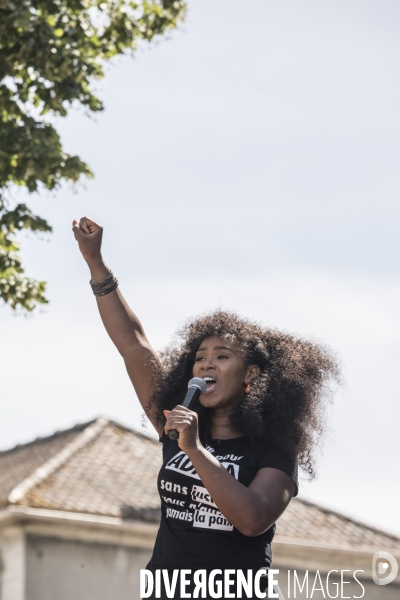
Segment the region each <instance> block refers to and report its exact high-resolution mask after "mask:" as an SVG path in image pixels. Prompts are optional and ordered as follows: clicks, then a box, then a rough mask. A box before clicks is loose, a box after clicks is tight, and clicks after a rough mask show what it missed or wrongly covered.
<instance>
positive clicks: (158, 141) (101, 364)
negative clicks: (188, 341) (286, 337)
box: [0, 0, 400, 535]
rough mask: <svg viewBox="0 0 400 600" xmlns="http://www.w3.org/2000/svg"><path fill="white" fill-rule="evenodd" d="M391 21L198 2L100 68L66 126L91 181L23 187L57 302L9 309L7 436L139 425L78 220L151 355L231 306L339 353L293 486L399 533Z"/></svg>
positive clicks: (334, 6)
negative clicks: (313, 441) (185, 327)
mask: <svg viewBox="0 0 400 600" xmlns="http://www.w3.org/2000/svg"><path fill="white" fill-rule="evenodd" d="M399 30H400V3H399V2H398V0H383V1H382V0H358V1H357V0H351V1H350V2H349V1H348V0H325V1H324V2H320V1H319V0H314V1H311V0H302V1H301V2H298V1H295V0H291V1H289V0H251V2H248V3H246V5H244V3H243V2H239V1H238V0H236V1H235V0H234V1H232V0H218V2H215V1H211V0H189V12H188V15H187V19H186V22H185V24H184V25H182V26H181V27H180V29H179V30H178V31H175V32H173V33H172V35H171V36H170V37H169V39H168V40H163V41H161V42H160V43H158V44H153V45H152V46H146V47H143V49H142V50H140V51H138V52H137V53H136V56H135V59H132V58H124V59H119V60H116V61H115V62H114V63H113V64H112V65H110V66H109V67H107V75H106V79H105V80H104V81H103V82H101V83H100V84H97V85H96V87H97V89H98V91H99V94H100V96H101V98H103V100H104V102H105V106H106V110H105V112H104V113H102V114H99V115H97V116H96V118H95V119H88V118H87V117H85V116H84V115H83V114H82V113H81V112H79V111H77V112H74V113H73V114H71V115H70V116H69V117H68V118H67V119H64V120H63V121H61V122H60V123H59V125H58V128H59V130H60V132H61V134H62V140H63V143H64V146H65V149H66V150H67V151H68V152H70V153H77V154H79V155H80V157H81V158H82V159H84V160H86V161H87V162H88V163H89V165H90V166H91V168H92V169H93V171H94V172H95V179H94V180H92V181H88V182H87V183H86V185H85V186H84V187H81V188H80V189H79V193H78V194H74V193H72V191H71V190H69V189H67V188H65V189H63V190H61V191H59V192H58V193H57V194H56V195H55V197H53V196H51V195H49V194H42V195H40V196H39V197H37V196H36V197H32V198H31V199H30V200H29V202H30V205H31V207H32V208H33V209H34V210H35V211H37V212H38V213H39V214H40V215H42V216H45V217H47V218H48V219H49V221H50V222H51V223H52V224H53V226H54V235H52V236H51V237H50V238H49V239H48V241H47V242H46V241H39V240H37V239H36V238H33V237H32V238H29V239H26V240H23V256H24V262H25V264H26V267H27V272H28V273H29V275H31V276H35V277H37V278H39V279H46V280H47V281H48V295H49V297H50V299H51V303H50V304H49V305H48V306H47V307H46V308H45V309H42V310H38V311H37V312H36V313H35V315H34V316H33V317H32V318H28V319H26V318H23V317H19V318H14V317H13V316H12V313H11V311H10V309H8V308H7V307H1V308H0V328H1V342H2V349H3V355H2V373H3V378H2V407H3V408H2V418H1V422H0V447H1V448H2V449H6V448H8V447H10V446H12V445H14V444H16V443H19V442H26V441H29V440H30V439H32V438H34V437H36V436H38V435H46V434H50V433H52V432H53V431H55V430H56V429H62V428H66V427H69V426H71V425H73V424H75V423H77V422H84V421H87V420H90V419H92V418H94V417H96V416H98V415H106V416H108V417H110V418H113V419H115V420H117V421H120V422H121V423H124V424H126V425H129V426H132V427H134V428H139V429H140V427H141V418H140V410H139V408H138V404H137V400H136V398H135V395H134V393H133V391H132V388H131V385H130V382H129V380H128V377H127V376H126V374H125V371H124V367H123V364H122V361H121V359H120V358H119V355H118V353H117V352H116V350H115V349H114V348H113V346H112V344H111V342H109V340H108V339H107V336H106V334H105V332H104V331H103V329H102V326H101V323H100V320H99V317H98V315H97V312H96V305H95V300H94V297H93V296H92V294H91V291H90V288H89V285H88V279H89V275H88V272H87V268H86V265H85V264H84V262H83V261H82V259H81V258H80V255H79V253H78V251H77V248H76V243H75V240H74V239H73V236H72V233H71V229H70V225H71V221H72V219H73V218H79V217H80V216H83V215H85V214H86V215H88V216H91V217H92V218H93V219H95V220H97V221H99V222H100V223H102V224H103V225H104V227H105V233H104V257H105V259H106V261H107V262H108V264H109V266H110V267H111V268H112V269H113V271H114V273H115V275H116V276H117V277H118V279H119V281H120V286H121V290H122V291H123V293H124V295H125V296H126V298H127V299H128V301H129V303H130V304H131V306H132V308H133V309H134V310H135V311H136V312H137V314H138V315H139V317H140V318H141V320H142V322H143V324H144V326H145V328H146V330H147V333H148V337H149V338H150V340H151V341H152V343H153V345H154V346H155V347H156V348H157V349H161V348H162V347H163V346H165V345H166V344H167V343H168V342H169V341H170V340H171V337H172V335H173V332H174V331H175V330H176V329H177V327H179V325H180V324H182V322H183V321H185V320H186V319H187V318H189V317H191V316H195V315H197V314H199V313H201V312H204V311H208V310H212V309H214V308H216V307H222V308H228V309H235V310H236V311H237V312H239V313H240V314H242V315H244V316H248V317H251V318H253V319H257V320H260V321H261V322H262V323H264V324H266V325H270V326H274V327H279V328H282V329H284V330H287V331H290V332H292V333H295V334H298V335H301V336H305V337H309V338H312V339H316V340H319V341H322V342H323V343H325V344H328V345H329V346H331V347H332V348H333V349H334V350H335V351H336V352H337V353H338V355H339V356H340V359H341V362H342V365H343V371H344V376H345V380H346V386H345V387H344V388H343V389H342V390H341V391H340V393H338V395H337V396H336V400H335V403H334V404H333V406H332V408H331V410H330V417H329V430H330V431H329V435H328V436H327V438H326V439H327V441H326V443H325V446H324V451H323V453H322V452H321V453H320V457H319V461H318V473H319V475H318V478H317V480H316V481H314V482H313V483H306V482H304V481H303V482H302V484H301V497H303V498H308V499H311V500H313V501H315V502H318V503H320V504H322V505H324V506H327V507H331V508H333V509H335V510H338V511H340V512H342V513H344V514H346V515H350V516H352V517H354V518H356V519H359V520H362V521H364V522H367V523H369V524H372V525H375V526H377V527H381V528H383V529H386V530H388V531H392V532H393V533H397V534H399V535H400V517H399V512H398V494H399V464H398V456H399V451H398V429H399V413H400V411H399V403H400V383H399V377H398V364H399V359H400V318H399V310H400V309H399V307H400V282H399V242H398V239H399V234H398V229H399V217H400V203H399V192H400V177H399V160H400V146H399V133H400V119H399V105H400V66H399V60H398V58H399V56H400V37H399ZM19 197H20V198H21V199H23V198H24V195H23V194H20V196H19Z"/></svg>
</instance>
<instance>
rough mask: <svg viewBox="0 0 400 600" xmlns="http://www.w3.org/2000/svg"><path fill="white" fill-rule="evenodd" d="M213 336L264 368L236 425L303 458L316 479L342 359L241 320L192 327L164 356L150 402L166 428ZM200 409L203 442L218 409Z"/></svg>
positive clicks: (228, 317) (212, 318)
mask: <svg viewBox="0 0 400 600" xmlns="http://www.w3.org/2000/svg"><path fill="white" fill-rule="evenodd" d="M213 336H217V337H222V338H224V337H228V338H229V340H234V341H235V342H236V343H237V344H238V345H239V346H240V348H241V349H242V352H243V354H244V357H245V362H246V364H248V365H253V364H257V365H259V367H260V374H259V375H258V377H257V378H256V379H255V380H254V382H253V385H252V386H251V390H250V392H249V393H248V394H244V395H243V399H242V400H241V401H240V402H239V404H238V405H237V406H236V407H235V408H233V409H232V414H231V419H232V424H233V425H235V426H236V427H238V428H239V429H241V430H242V431H243V432H244V433H246V434H248V435H249V438H250V439H251V440H252V442H253V443H259V442H260V441H263V440H264V441H266V440H268V441H269V442H271V443H273V444H274V445H276V446H278V447H279V448H280V449H281V450H282V451H283V452H285V453H286V454H289V455H292V456H296V455H297V456H298V461H299V465H300V467H302V468H303V469H304V471H306V472H307V473H308V474H309V475H310V476H311V477H313V476H314V469H313V450H314V448H315V446H316V444H317V442H318V441H319V440H320V438H321V435H322V431H323V425H324V416H325V408H326V406H327V403H328V401H329V400H330V398H331V391H332V387H331V385H330V384H331V383H332V382H335V381H336V382H339V380H340V373H339V367H338V363H337V360H336V358H335V357H334V355H333V354H332V353H331V352H330V351H329V350H328V349H326V348H324V347H323V346H321V345H319V344H315V343H311V342H309V341H307V340H303V339H298V338H295V337H293V336H292V335H290V334H288V333H284V332H281V331H277V330H275V329H268V328H264V327H261V326H260V325H259V324H257V323H253V322H251V321H249V320H247V319H243V318H240V317H239V316H237V315H236V314H235V313H232V312H225V311H221V310H218V311H216V312H214V313H212V314H209V315H206V316H201V317H199V318H197V319H195V320H194V321H190V322H188V323H187V324H186V325H185V326H184V327H183V328H182V329H181V330H180V331H178V334H177V340H176V342H177V343H176V344H175V345H173V346H171V347H169V348H168V349H167V350H165V351H164V352H163V353H162V354H161V357H160V358H161V363H162V366H163V370H162V372H161V373H160V372H159V374H158V377H157V384H156V389H155V391H154V393H153V397H152V400H151V403H152V404H153V403H154V404H155V406H156V413H157V418H158V420H159V422H160V423H162V424H164V423H165V418H164V415H163V412H162V411H163V410H164V409H168V410H172V408H174V407H175V406H176V405H177V404H180V403H181V402H182V401H183V398H184V396H185V394H186V390H187V382H188V381H189V379H190V378H191V377H192V369H193V364H194V361H195V355H196V352H197V350H198V348H199V347H200V344H201V342H202V341H203V340H204V339H206V338H208V337H213ZM154 404H153V406H154ZM196 410H197V412H198V413H199V425H200V436H201V437H202V439H203V441H207V439H209V438H210V418H211V414H210V413H211V411H212V409H206V408H204V407H201V406H199V405H198V409H197V408H196Z"/></svg>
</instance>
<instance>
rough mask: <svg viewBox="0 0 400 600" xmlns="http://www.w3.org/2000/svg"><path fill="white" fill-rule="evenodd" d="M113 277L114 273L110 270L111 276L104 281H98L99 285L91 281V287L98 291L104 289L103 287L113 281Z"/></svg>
mask: <svg viewBox="0 0 400 600" xmlns="http://www.w3.org/2000/svg"><path fill="white" fill-rule="evenodd" d="M113 277H114V275H113V272H112V271H111V269H110V272H109V274H108V275H107V277H105V278H104V279H103V280H102V281H98V282H97V283H93V281H92V280H90V281H89V284H90V287H91V288H92V290H96V289H98V288H100V287H102V286H103V285H106V284H107V283H109V282H110V281H111V279H113Z"/></svg>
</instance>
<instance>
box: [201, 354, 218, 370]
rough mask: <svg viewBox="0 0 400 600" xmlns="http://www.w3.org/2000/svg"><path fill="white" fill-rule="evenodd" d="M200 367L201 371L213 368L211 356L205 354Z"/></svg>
mask: <svg viewBox="0 0 400 600" xmlns="http://www.w3.org/2000/svg"><path fill="white" fill-rule="evenodd" d="M201 367H202V370H203V371H208V370H209V369H215V365H214V360H213V357H212V356H207V357H206V358H205V360H203V362H202V363H201Z"/></svg>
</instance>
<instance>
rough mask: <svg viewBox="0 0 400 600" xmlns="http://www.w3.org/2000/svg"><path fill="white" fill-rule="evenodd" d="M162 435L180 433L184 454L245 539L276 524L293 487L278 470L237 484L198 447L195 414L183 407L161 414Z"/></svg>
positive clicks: (286, 477) (209, 455) (180, 445)
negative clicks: (163, 418) (163, 424)
mask: <svg viewBox="0 0 400 600" xmlns="http://www.w3.org/2000/svg"><path fill="white" fill-rule="evenodd" d="M164 414H165V415H166V416H167V423H166V425H165V428H164V429H165V432H168V431H169V430H170V429H177V430H178V431H179V439H178V443H179V447H180V448H181V450H183V451H184V452H185V453H186V454H187V456H188V457H189V458H190V461H191V463H192V465H193V466H194V468H195V469H196V472H197V474H198V476H199V477H200V479H201V481H202V482H203V483H204V485H205V486H206V488H207V490H208V492H209V494H210V496H211V497H212V499H213V500H214V502H215V504H216V505H217V506H218V508H219V510H220V511H221V513H222V514H223V515H224V517H226V518H227V519H228V521H230V522H231V523H232V525H234V527H236V529H238V530H239V531H240V532H241V533H243V534H244V535H246V536H249V537H253V536H256V535H260V534H261V533H263V532H264V531H266V530H267V529H269V528H270V527H271V525H273V524H274V523H275V521H276V520H277V519H278V517H280V515H281V514H282V513H283V512H284V510H285V509H286V507H287V505H288V504H289V502H290V500H291V498H292V496H293V494H294V491H295V484H294V482H293V481H292V479H291V478H290V477H289V476H288V475H286V473H283V471H279V470H278V469H272V468H263V469H260V470H259V471H258V472H257V474H256V476H255V478H254V479H253V481H252V482H251V484H250V485H249V487H246V486H244V485H243V484H242V483H240V482H239V481H237V480H236V479H235V478H234V477H233V476H232V475H231V474H230V473H229V472H228V471H227V470H226V469H225V468H224V467H223V466H222V465H221V463H220V462H219V461H218V460H217V459H216V458H215V457H214V456H213V455H212V454H211V453H210V452H208V451H207V450H206V449H205V448H204V446H203V445H202V444H201V442H200V440H199V437H198V424H197V414H196V413H195V412H193V411H191V410H188V409H187V408H184V407H182V406H177V407H176V408H174V410H172V411H171V412H169V411H164Z"/></svg>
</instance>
